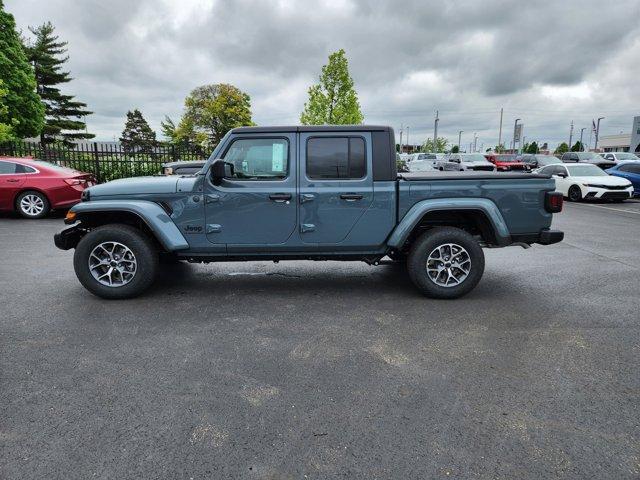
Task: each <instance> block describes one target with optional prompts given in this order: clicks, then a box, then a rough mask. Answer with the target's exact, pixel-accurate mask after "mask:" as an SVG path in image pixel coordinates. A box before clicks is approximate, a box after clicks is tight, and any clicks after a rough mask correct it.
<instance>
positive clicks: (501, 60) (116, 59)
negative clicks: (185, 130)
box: [5, 0, 640, 148]
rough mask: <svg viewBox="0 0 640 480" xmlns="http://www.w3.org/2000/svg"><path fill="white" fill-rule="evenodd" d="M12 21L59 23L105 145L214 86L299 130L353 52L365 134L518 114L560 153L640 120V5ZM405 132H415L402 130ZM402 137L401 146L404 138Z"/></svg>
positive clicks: (172, 12) (34, 13) (489, 4)
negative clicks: (596, 133)
mask: <svg viewBox="0 0 640 480" xmlns="http://www.w3.org/2000/svg"><path fill="white" fill-rule="evenodd" d="M5 8H6V9H7V10H8V11H9V12H11V13H13V14H14V16H15V18H16V23H17V24H18V27H19V28H21V29H22V30H23V31H24V32H25V33H27V27H28V26H34V25H39V24H41V23H43V22H46V21H51V22H52V23H53V24H54V25H55V26H56V28H57V32H58V34H59V35H60V37H61V38H62V39H64V40H66V41H68V42H69V55H70V61H69V69H70V71H71V73H72V75H73V77H74V78H75V80H74V81H73V82H71V83H70V84H69V85H68V92H69V93H72V94H75V95H77V97H78V99H80V100H82V101H85V102H86V103H88V105H89V108H90V109H91V110H92V111H94V112H95V114H94V115H92V116H91V117H90V118H89V120H88V125H89V130H90V131H91V132H94V133H96V134H97V137H98V139H101V140H110V139H111V140H112V139H113V138H114V136H116V137H117V136H119V134H120V132H121V130H122V127H123V123H124V116H125V113H126V112H127V110H129V109H133V108H139V109H140V110H142V112H143V114H144V115H145V117H146V118H147V119H148V120H149V122H150V123H151V125H152V127H154V128H156V129H158V130H159V125H160V120H162V119H163V117H164V115H169V116H170V117H172V118H174V119H176V120H177V119H178V118H179V116H180V113H181V111H182V104H183V100H184V97H185V96H186V95H187V94H188V93H189V91H190V90H191V89H192V88H194V87H196V86H199V85H202V84H206V83H220V82H227V83H232V84H234V85H236V86H237V87H239V88H240V89H242V90H244V91H246V92H247V93H249V95H250V96H251V101H252V109H253V115H254V121H255V122H256V123H258V124H259V125H278V124H292V123H293V124H295V123H298V119H299V115H300V111H301V109H302V106H303V104H304V102H305V99H306V95H307V88H308V87H309V85H310V84H312V83H313V82H315V81H316V80H317V76H318V74H319V73H320V68H321V66H322V65H323V64H324V63H325V62H326V59H327V56H328V54H329V53H330V52H332V51H335V50H338V49H340V48H344V49H345V50H346V52H347V56H348V59H349V62H350V69H351V74H352V76H353V79H354V81H355V85H356V88H357V91H358V94H359V98H360V103H361V106H362V110H363V113H364V115H365V122H366V123H370V124H390V125H392V126H394V127H395V129H396V133H398V131H399V129H400V126H401V125H402V124H403V125H404V126H405V127H406V126H407V125H408V126H409V135H410V137H409V140H410V142H411V143H417V142H422V141H423V140H424V139H425V138H426V137H428V136H432V135H433V118H434V114H435V111H436V110H439V111H440V119H441V120H440V129H439V131H440V134H441V135H443V136H446V137H447V138H448V139H449V140H450V141H451V142H453V143H457V139H458V131H459V130H464V133H463V137H462V143H463V144H467V145H468V144H469V142H470V141H472V140H473V135H474V132H477V135H478V138H479V139H478V147H480V145H482V144H484V146H485V148H486V147H487V146H489V145H495V144H496V143H497V139H498V125H499V117H500V114H499V112H500V108H501V107H502V108H504V130H503V139H505V138H506V139H507V143H508V139H509V138H510V137H511V135H512V132H513V121H514V120H515V118H521V119H522V121H523V123H524V125H525V126H524V135H525V137H526V139H527V140H533V139H535V140H539V141H542V142H544V141H547V142H549V144H550V145H551V146H555V145H556V144H557V143H559V142H561V141H568V137H569V125H570V123H571V121H572V120H573V121H574V123H575V128H576V134H574V139H575V138H576V135H577V136H579V135H580V128H582V127H587V129H586V130H585V141H588V136H589V130H590V128H589V127H590V125H591V119H592V118H597V117H606V118H605V120H603V123H602V127H601V135H607V134H615V133H620V132H625V133H628V132H630V129H631V122H632V117H633V115H640V61H639V60H640V22H639V21H638V19H639V18H640V1H638V0H618V1H616V2H602V1H601V0H597V1H591V0H578V1H570V0H563V1H555V0H549V1H542V0H530V1H527V2H520V1H518V2H516V1H501V0H482V1H480V0H469V1H441V2H435V1H430V0H429V1H427V0H405V1H403V2H392V1H365V0H324V1H321V2H308V1H297V2H296V1H293V0H273V1H266V0H263V1H260V0H109V1H104V0H76V1H72V0H66V1H64V0H5ZM405 131H406V129H405ZM405 139H406V137H405Z"/></svg>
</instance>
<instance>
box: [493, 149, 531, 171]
mask: <svg viewBox="0 0 640 480" xmlns="http://www.w3.org/2000/svg"><path fill="white" fill-rule="evenodd" d="M484 157H485V158H486V159H487V160H489V161H490V162H491V163H493V164H494V165H495V166H496V169H497V170H498V171H499V172H509V171H519V172H521V171H523V170H524V171H527V172H528V171H530V170H531V166H530V165H529V164H528V163H525V162H523V161H521V160H519V159H518V158H517V156H516V155H515V154H508V153H485V154H484Z"/></svg>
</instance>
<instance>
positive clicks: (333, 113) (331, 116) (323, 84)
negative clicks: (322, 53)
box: [300, 49, 364, 125]
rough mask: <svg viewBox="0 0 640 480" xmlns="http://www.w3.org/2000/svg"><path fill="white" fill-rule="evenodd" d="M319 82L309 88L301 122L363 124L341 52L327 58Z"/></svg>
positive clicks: (346, 65) (342, 52) (362, 117)
mask: <svg viewBox="0 0 640 480" xmlns="http://www.w3.org/2000/svg"><path fill="white" fill-rule="evenodd" d="M319 80H320V82H319V83H317V84H316V85H312V86H311V87H309V99H308V101H307V103H305V104H304V110H303V111H302V114H301V115H300V123H302V124H303V125H356V124H359V123H362V122H363V121H364V116H363V115H362V112H361V111H360V103H359V102H358V94H357V93H356V91H355V88H354V86H353V79H352V78H351V76H350V75H349V62H348V61H347V57H346V54H345V51H344V50H343V49H340V50H338V51H337V52H334V53H332V54H331V55H329V63H328V64H327V65H324V66H323V67H322V73H321V74H320V77H319Z"/></svg>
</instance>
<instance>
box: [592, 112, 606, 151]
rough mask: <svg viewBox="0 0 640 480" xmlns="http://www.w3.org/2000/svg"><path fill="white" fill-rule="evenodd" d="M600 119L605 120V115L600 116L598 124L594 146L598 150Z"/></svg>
mask: <svg viewBox="0 0 640 480" xmlns="http://www.w3.org/2000/svg"><path fill="white" fill-rule="evenodd" d="M600 120H604V117H599V118H598V125H597V126H596V144H595V145H594V147H593V149H594V150H595V151H597V150H598V137H599V136H600Z"/></svg>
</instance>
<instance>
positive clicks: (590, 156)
mask: <svg viewBox="0 0 640 480" xmlns="http://www.w3.org/2000/svg"><path fill="white" fill-rule="evenodd" d="M577 155H578V159H580V160H597V161H602V157H601V156H600V155H598V154H597V153H593V152H578V154H577Z"/></svg>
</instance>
